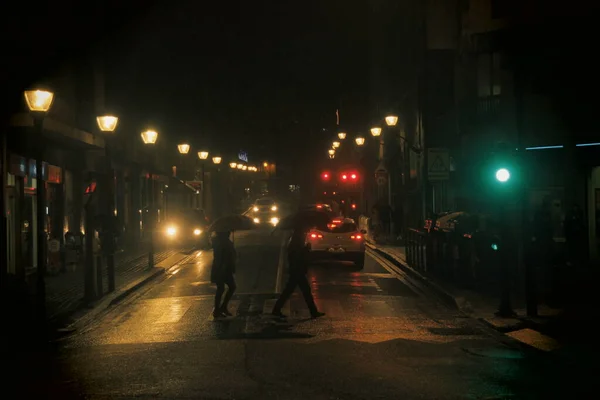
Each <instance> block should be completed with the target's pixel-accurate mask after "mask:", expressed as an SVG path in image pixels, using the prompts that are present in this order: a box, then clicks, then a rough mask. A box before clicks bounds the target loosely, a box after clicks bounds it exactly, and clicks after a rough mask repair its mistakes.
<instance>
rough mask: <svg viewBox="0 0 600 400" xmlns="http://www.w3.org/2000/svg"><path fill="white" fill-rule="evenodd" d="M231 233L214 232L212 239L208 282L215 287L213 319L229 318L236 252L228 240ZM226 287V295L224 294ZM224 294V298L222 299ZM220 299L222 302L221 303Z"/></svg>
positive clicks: (234, 286)
mask: <svg viewBox="0 0 600 400" xmlns="http://www.w3.org/2000/svg"><path fill="white" fill-rule="evenodd" d="M230 235H231V232H228V231H227V232H216V235H215V237H214V238H213V264H212V269H211V271H210V281H211V282H212V283H214V284H216V285H217V291H216V293H215V307H214V309H213V317H214V318H222V317H230V316H231V315H232V314H231V313H230V312H229V310H228V309H227V306H228V305H229V301H230V300H231V298H232V297H233V294H234V293H235V289H236V288H237V286H236V284H235V260H236V252H235V248H234V246H233V242H232V241H231V240H229V236H230ZM225 285H227V293H225ZM223 294H225V297H223ZM221 299H222V300H223V301H222V302H221Z"/></svg>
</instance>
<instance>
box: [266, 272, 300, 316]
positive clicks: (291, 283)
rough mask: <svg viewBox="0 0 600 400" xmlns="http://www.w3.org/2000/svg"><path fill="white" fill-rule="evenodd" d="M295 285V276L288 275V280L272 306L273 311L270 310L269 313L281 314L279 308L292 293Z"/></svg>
mask: <svg viewBox="0 0 600 400" xmlns="http://www.w3.org/2000/svg"><path fill="white" fill-rule="evenodd" d="M297 285H298V282H297V281H296V278H295V276H293V275H290V276H289V278H288V281H287V283H286V285H285V288H284V289H283V291H282V292H281V295H279V298H278V299H277V302H276V303H275V306H274V307H273V311H272V312H271V314H273V315H282V314H281V309H282V308H283V306H284V304H285V302H286V301H288V299H289V298H290V296H291V295H292V293H294V289H296V286H297Z"/></svg>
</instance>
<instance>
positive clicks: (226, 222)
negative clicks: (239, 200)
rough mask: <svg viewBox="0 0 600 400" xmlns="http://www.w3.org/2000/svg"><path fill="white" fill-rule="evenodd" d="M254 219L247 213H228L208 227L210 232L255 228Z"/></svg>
mask: <svg viewBox="0 0 600 400" xmlns="http://www.w3.org/2000/svg"><path fill="white" fill-rule="evenodd" d="M254 226H255V225H254V221H253V220H252V218H250V217H247V216H245V215H238V214H235V215H226V216H224V217H221V218H217V219H216V220H215V222H213V223H212V224H211V225H210V227H209V228H208V231H209V232H231V231H248V230H250V229H254Z"/></svg>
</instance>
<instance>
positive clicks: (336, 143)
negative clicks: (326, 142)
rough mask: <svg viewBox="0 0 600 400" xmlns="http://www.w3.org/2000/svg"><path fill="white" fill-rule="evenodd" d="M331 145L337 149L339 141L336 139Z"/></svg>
mask: <svg viewBox="0 0 600 400" xmlns="http://www.w3.org/2000/svg"><path fill="white" fill-rule="evenodd" d="M332 146H333V148H334V149H337V148H338V147H340V142H337V141H336V142H333V143H332Z"/></svg>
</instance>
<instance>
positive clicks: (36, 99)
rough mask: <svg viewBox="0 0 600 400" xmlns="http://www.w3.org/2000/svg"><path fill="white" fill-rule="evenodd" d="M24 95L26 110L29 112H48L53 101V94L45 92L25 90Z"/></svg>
mask: <svg viewBox="0 0 600 400" xmlns="http://www.w3.org/2000/svg"><path fill="white" fill-rule="evenodd" d="M24 94H25V102H26V103H27V108H29V111H31V112H41V113H46V112H48V110H50V107H51V106H52V101H53V100H54V93H52V92H49V91H47V90H26V91H25V93H24Z"/></svg>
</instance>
